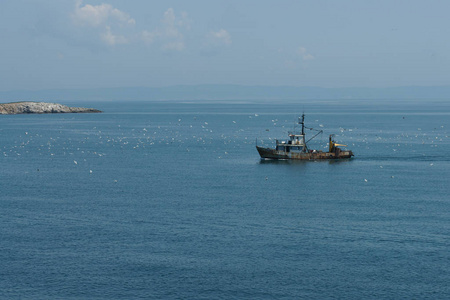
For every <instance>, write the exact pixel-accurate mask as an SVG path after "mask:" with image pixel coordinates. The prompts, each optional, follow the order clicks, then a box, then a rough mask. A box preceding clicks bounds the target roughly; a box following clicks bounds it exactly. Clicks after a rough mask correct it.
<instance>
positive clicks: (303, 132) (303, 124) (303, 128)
mask: <svg viewBox="0 0 450 300" xmlns="http://www.w3.org/2000/svg"><path fill="white" fill-rule="evenodd" d="M298 124H300V125H302V135H305V114H302V119H301V120H300V118H298Z"/></svg>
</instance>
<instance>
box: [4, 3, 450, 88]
mask: <svg viewBox="0 0 450 300" xmlns="http://www.w3.org/2000/svg"><path fill="white" fill-rule="evenodd" d="M449 13H450V1H447V0H444V1H438V0H435V1H433V0H432V1H417V0H407V1H402V0H396V1H393V0H389V1H385V0H377V1H347V0H341V1H339V0H334V1H326V0H323V1H322V0H310V1H304V0H294V1H288V0H277V1H263V0H259V1H253V0H245V1H242V0H239V1H235V0H227V1H219V0H218V1H210V0H208V1H196V0H191V1H186V0H180V1H171V0H167V1H149V0H133V1H130V0H128V1H125V0H104V1H96V0H58V1H56V0H2V1H0V45H1V46H0V91H10V90H42V89H86V88H109V87H165V86H172V85H197V84H239V85H264V86H317V87H393V86H445V85H450V38H449V36H450V18H449Z"/></svg>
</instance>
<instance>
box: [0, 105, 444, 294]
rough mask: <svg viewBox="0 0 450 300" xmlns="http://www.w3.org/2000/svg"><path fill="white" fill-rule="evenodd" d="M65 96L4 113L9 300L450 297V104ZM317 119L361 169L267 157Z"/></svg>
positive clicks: (1, 228)
mask: <svg viewBox="0 0 450 300" xmlns="http://www.w3.org/2000/svg"><path fill="white" fill-rule="evenodd" d="M61 103H62V104H66V105H71V106H84V107H94V108H97V109H100V110H103V111H104V112H103V113H101V114H45V115H8V116H0V170H1V171H0V189H1V190H0V298H1V299H450V284H449V283H450V186H449V184H450V137H449V136H450V100H436V99H434V100H433V99H423V100H402V99H388V100H358V99H353V100H351V99H350V100H317V101H312V100H311V101H308V100H298V101H293V100H289V101H288V100H273V101H263V100H261V101H257V100H245V99H244V100H240V101H237V100H234V101H210V102H208V101H141V102H134V101H128V102H127V101H118V102H110V101H97V102H83V101H80V102H61ZM302 113H305V124H306V126H307V127H308V128H307V129H306V134H307V139H308V138H310V137H313V136H314V135H315V134H317V133H319V135H318V136H317V137H315V138H314V139H313V140H311V141H310V142H309V145H310V149H317V150H325V151H326V150H327V149H328V148H327V147H328V146H327V141H328V137H329V135H330V134H335V136H334V139H335V140H336V142H337V143H340V144H345V145H347V146H346V147H343V148H346V149H350V150H352V151H353V153H354V154H355V156H354V158H352V159H347V160H330V161H270V160H261V159H260V157H259V155H258V152H257V151H256V148H255V145H256V144H258V145H266V146H267V147H272V146H274V143H275V139H283V138H287V133H288V131H290V130H293V129H294V128H295V127H296V126H297V127H296V128H297V129H298V125H296V122H297V121H298V117H299V116H300V115H301V114H302ZM309 128H314V130H313V129H309ZM317 130H322V131H323V133H320V132H319V131H317Z"/></svg>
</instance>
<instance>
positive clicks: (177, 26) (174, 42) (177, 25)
mask: <svg viewBox="0 0 450 300" xmlns="http://www.w3.org/2000/svg"><path fill="white" fill-rule="evenodd" d="M161 25H162V26H161V27H159V28H157V29H155V30H153V31H147V30H144V31H143V32H142V33H141V39H142V41H144V42H145V43H146V44H151V43H153V42H155V41H159V42H160V43H162V46H161V49H163V50H166V51H182V50H184V49H185V44H184V35H183V33H182V31H183V30H189V29H190V20H189V19H188V17H187V14H186V13H185V12H182V13H181V16H180V17H177V16H176V15H175V12H174V10H173V8H169V9H167V10H166V11H165V12H164V15H163V19H162V20H161Z"/></svg>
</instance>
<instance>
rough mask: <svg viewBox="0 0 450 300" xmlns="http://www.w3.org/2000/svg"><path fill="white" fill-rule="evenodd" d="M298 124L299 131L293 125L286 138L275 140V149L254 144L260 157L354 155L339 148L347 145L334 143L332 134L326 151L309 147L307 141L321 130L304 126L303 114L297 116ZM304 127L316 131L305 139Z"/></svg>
mask: <svg viewBox="0 0 450 300" xmlns="http://www.w3.org/2000/svg"><path fill="white" fill-rule="evenodd" d="M298 124H299V125H301V128H302V130H301V132H300V131H296V130H295V127H294V131H290V132H288V136H289V139H288V140H275V141H276V147H275V149H273V148H267V147H260V146H258V145H256V149H257V150H258V153H259V155H260V156H261V159H292V160H322V159H346V158H351V157H352V156H354V155H353V152H352V151H350V150H343V149H341V148H339V147H346V146H347V145H342V144H338V143H336V142H335V141H334V139H333V137H334V134H331V135H330V137H329V141H328V145H329V148H328V152H324V151H321V150H314V149H309V147H308V142H310V141H311V140H312V139H314V138H315V137H316V136H318V135H319V134H321V133H323V131H322V130H316V129H314V128H309V127H305V114H302V116H301V117H299V118H298ZM305 128H307V129H310V130H316V131H318V133H317V134H315V135H314V136H313V137H312V138H310V139H309V140H307V141H306V138H305Z"/></svg>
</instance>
